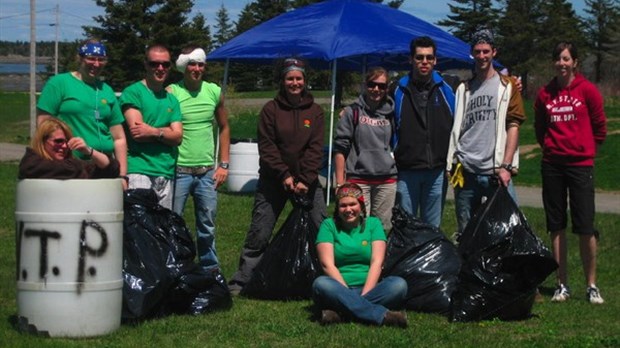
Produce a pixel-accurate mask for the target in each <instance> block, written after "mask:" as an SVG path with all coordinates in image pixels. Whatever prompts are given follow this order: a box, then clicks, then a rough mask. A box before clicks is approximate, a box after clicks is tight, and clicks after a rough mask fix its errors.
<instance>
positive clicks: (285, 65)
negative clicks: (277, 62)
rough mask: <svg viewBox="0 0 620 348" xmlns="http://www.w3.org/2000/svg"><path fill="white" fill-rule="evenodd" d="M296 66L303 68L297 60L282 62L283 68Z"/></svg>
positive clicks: (301, 63) (302, 64)
mask: <svg viewBox="0 0 620 348" xmlns="http://www.w3.org/2000/svg"><path fill="white" fill-rule="evenodd" d="M293 65H294V66H298V67H300V68H303V67H304V63H303V62H302V61H301V60H297V59H291V58H289V59H287V60H285V61H284V67H285V68H286V67H289V66H293Z"/></svg>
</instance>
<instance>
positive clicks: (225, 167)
mask: <svg viewBox="0 0 620 348" xmlns="http://www.w3.org/2000/svg"><path fill="white" fill-rule="evenodd" d="M228 167H230V163H228V162H220V168H222V169H226V170H228Z"/></svg>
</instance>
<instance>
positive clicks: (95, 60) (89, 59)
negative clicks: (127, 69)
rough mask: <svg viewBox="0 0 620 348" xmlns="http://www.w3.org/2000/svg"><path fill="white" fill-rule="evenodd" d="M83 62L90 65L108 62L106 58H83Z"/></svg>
mask: <svg viewBox="0 0 620 348" xmlns="http://www.w3.org/2000/svg"><path fill="white" fill-rule="evenodd" d="M84 60H85V61H86V62H88V63H90V64H93V63H101V64H104V63H107V62H108V58H106V57H84Z"/></svg>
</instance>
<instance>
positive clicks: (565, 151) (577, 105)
mask: <svg viewBox="0 0 620 348" xmlns="http://www.w3.org/2000/svg"><path fill="white" fill-rule="evenodd" d="M534 111H535V113H536V119H535V121H534V127H535V129H536V140H537V141H538V144H539V145H540V146H541V147H542V150H543V161H545V162H550V163H555V164H565V165H572V166H593V165H594V156H595V155H596V147H597V145H600V144H602V143H603V141H604V140H605V136H606V135H607V119H606V117H605V111H604V110H603V97H602V96H601V94H600V93H599V91H598V90H597V89H596V86H594V85H593V84H592V83H591V82H590V81H588V80H586V78H585V77H583V75H581V74H576V75H575V79H574V80H573V82H572V83H571V84H570V85H569V86H568V87H566V88H564V89H560V87H559V85H558V83H557V78H554V79H553V80H551V82H549V84H547V85H546V86H544V87H543V88H541V89H540V91H539V92H538V97H537V98H536V102H535V104H534Z"/></svg>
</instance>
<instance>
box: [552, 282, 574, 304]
mask: <svg viewBox="0 0 620 348" xmlns="http://www.w3.org/2000/svg"><path fill="white" fill-rule="evenodd" d="M569 298H570V289H569V288H568V286H567V285H564V284H560V285H558V287H557V288H555V292H554V293H553V297H552V298H551V302H564V301H566V300H568V299H569Z"/></svg>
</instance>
